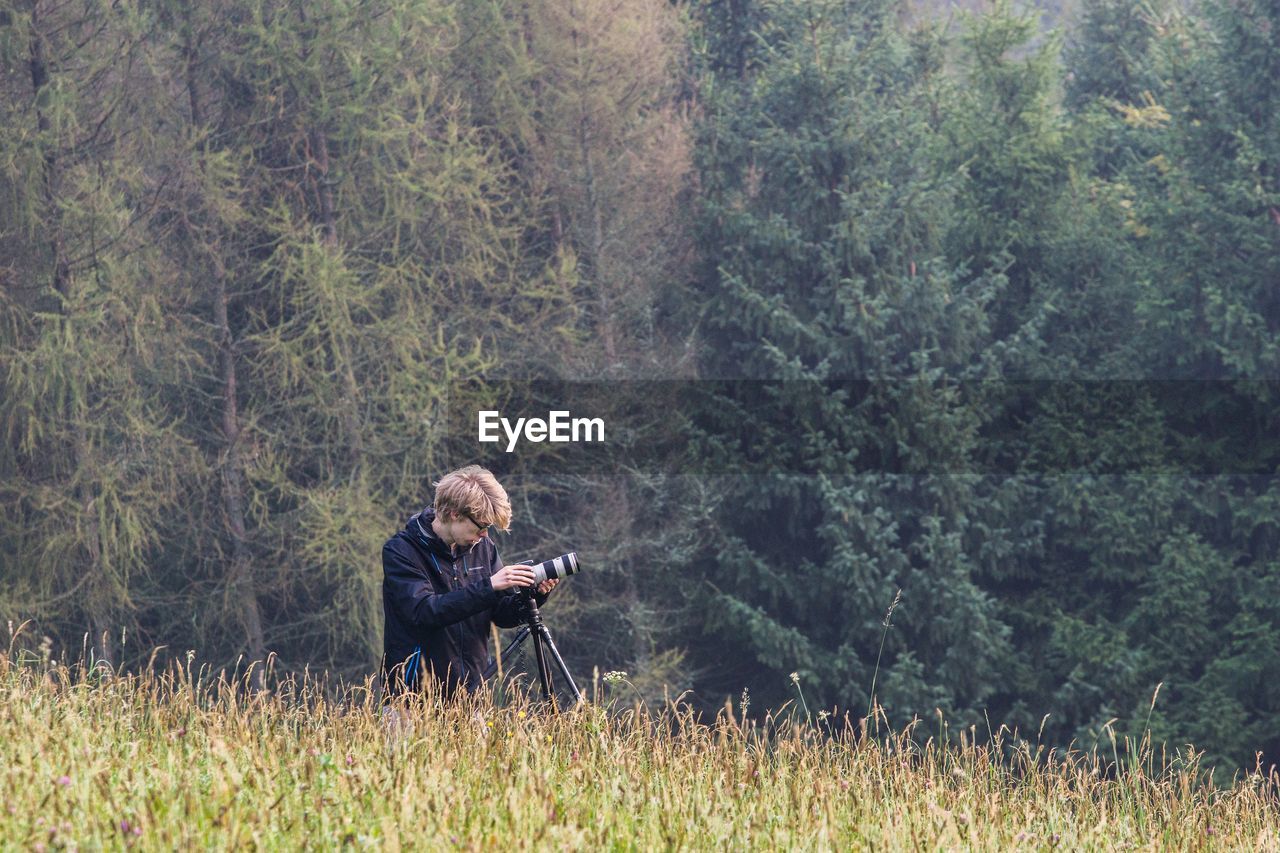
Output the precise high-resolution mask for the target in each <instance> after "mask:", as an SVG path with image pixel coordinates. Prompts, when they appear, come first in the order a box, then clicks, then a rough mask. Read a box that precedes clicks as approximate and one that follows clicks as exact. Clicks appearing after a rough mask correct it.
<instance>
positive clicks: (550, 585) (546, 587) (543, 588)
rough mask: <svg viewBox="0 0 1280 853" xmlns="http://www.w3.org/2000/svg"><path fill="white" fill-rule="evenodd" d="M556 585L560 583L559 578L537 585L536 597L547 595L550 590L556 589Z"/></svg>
mask: <svg viewBox="0 0 1280 853" xmlns="http://www.w3.org/2000/svg"><path fill="white" fill-rule="evenodd" d="M558 583H560V579H559V578H552V579H551V580H545V581H543V582H542V583H540V584H538V595H548V594H549V593H550V592H551V590H553V589H555V588H556V584H558Z"/></svg>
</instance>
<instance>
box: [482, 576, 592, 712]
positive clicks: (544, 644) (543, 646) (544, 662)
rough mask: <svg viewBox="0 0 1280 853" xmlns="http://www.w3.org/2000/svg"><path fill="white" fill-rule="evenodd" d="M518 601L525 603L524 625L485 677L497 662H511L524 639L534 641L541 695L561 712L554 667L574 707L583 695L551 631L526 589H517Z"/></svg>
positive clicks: (489, 668) (486, 675)
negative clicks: (554, 680) (557, 697)
mask: <svg viewBox="0 0 1280 853" xmlns="http://www.w3.org/2000/svg"><path fill="white" fill-rule="evenodd" d="M519 594H520V599H521V601H522V602H523V604H524V619H525V625H524V627H522V628H521V629H520V630H519V631H518V632H516V636H515V638H514V639H512V641H511V642H510V643H508V644H507V647H506V648H505V649H503V650H502V657H501V658H498V659H495V660H493V661H492V662H490V664H489V666H488V667H486V668H485V671H484V678H485V680H488V679H489V678H490V677H491V676H492V675H493V674H494V673H495V672H497V669H498V660H501V659H504V658H505V659H508V660H509V659H511V658H512V657H514V656H515V654H516V653H517V651H518V650H519V648H520V646H521V644H523V643H524V641H525V640H526V639H529V638H531V637H532V638H533V639H532V642H533V653H534V657H535V659H536V662H537V669H538V681H539V683H541V685H542V695H543V697H545V698H546V700H547V701H548V702H550V703H551V707H552V708H554V709H555V710H557V711H558V710H560V709H559V706H558V703H557V701H556V694H555V690H554V688H553V678H554V675H553V673H552V671H551V665H552V664H555V668H556V669H557V670H558V671H559V673H560V677H561V678H562V679H564V686H565V688H566V689H567V690H568V693H569V695H570V696H571V697H572V698H573V702H574V704H575V705H576V704H577V703H579V702H581V701H582V693H581V692H580V691H579V690H578V685H577V684H574V682H573V676H572V675H570V674H569V668H568V667H567V666H565V665H564V658H562V657H560V652H559V650H557V649H556V644H555V642H554V641H553V640H552V639H551V632H550V631H548V630H547V626H546V624H544V623H543V621H542V613H540V612H539V611H538V602H537V601H535V600H534V598H533V594H532V593H531V592H529V591H527V590H525V589H521V590H520V593H519Z"/></svg>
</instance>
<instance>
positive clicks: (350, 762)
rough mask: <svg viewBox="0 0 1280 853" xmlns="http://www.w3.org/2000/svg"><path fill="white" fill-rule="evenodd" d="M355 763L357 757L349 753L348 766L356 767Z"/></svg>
mask: <svg viewBox="0 0 1280 853" xmlns="http://www.w3.org/2000/svg"><path fill="white" fill-rule="evenodd" d="M355 763H356V757H355V756H354V755H352V754H351V753H349V752H348V753H347V766H348V767H354V766H355Z"/></svg>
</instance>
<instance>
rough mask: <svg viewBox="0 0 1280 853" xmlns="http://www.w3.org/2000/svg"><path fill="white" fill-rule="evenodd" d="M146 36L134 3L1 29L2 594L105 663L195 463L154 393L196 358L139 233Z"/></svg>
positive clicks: (151, 151)
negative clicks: (166, 521) (87, 649)
mask: <svg viewBox="0 0 1280 853" xmlns="http://www.w3.org/2000/svg"><path fill="white" fill-rule="evenodd" d="M148 34H149V31H148V21H147V18H146V15H145V13H143V12H142V11H141V10H138V9H136V8H133V7H129V8H123V9H118V8H116V7H114V6H111V5H110V4H97V3H89V4H82V5H79V6H72V5H70V4H56V3H46V2H43V0H32V2H28V3H24V4H22V5H20V6H19V7H17V8H12V7H11V8H10V9H9V11H8V12H7V13H6V15H5V22H4V26H3V38H2V39H0V50H3V52H4V56H3V62H0V66H2V67H0V86H2V87H3V88H2V93H0V110H2V111H3V119H2V120H0V186H2V187H3V189H4V198H5V201H4V203H3V205H0V270H3V273H0V275H2V276H3V278H4V280H5V284H4V289H5V292H6V298H5V301H4V302H3V303H0V314H2V315H3V322H2V323H0V352H2V355H0V364H3V366H4V367H3V373H2V374H0V388H2V392H3V393H2V394H0V400H2V402H0V423H2V424H3V429H4V441H3V446H2V447H0V459H3V461H0V469H3V470H4V474H5V476H4V478H3V480H4V482H3V485H2V486H0V491H2V492H3V500H2V501H0V504H2V505H3V509H2V510H0V512H2V513H3V519H4V520H3V522H2V526H0V530H2V531H3V535H4V539H5V546H4V551H3V553H4V554H5V557H4V565H3V575H4V577H5V586H6V592H5V594H4V595H5V599H6V605H7V606H6V608H5V609H6V612H7V613H8V615H10V616H11V617H17V618H18V619H19V620H22V619H25V618H30V617H34V618H35V619H36V620H37V625H36V629H35V630H36V631H39V632H46V633H47V634H48V635H49V636H50V637H51V638H52V639H54V640H55V641H61V645H62V648H64V649H67V648H74V649H75V650H76V653H78V652H79V650H80V649H81V648H82V645H83V642H82V638H86V637H87V643H88V645H89V646H90V647H91V648H92V650H93V654H94V656H95V658H96V659H100V660H105V661H106V662H108V663H109V664H112V665H116V664H119V663H120V662H121V657H120V652H119V649H118V647H117V640H118V638H119V636H120V632H121V629H128V628H130V627H135V628H136V627H138V625H139V618H138V616H139V612H140V611H141V610H143V609H144V608H145V606H146V603H147V598H148V595H147V585H146V583H145V578H146V576H147V574H148V571H149V569H150V560H151V558H152V557H153V556H154V554H155V552H156V548H157V546H158V545H159V544H160V542H159V539H160V536H161V531H162V530H163V520H164V519H165V518H166V517H168V516H170V515H171V514H172V513H173V512H174V511H175V510H176V508H177V507H178V506H179V505H180V504H181V502H182V500H183V494H182V490H181V486H180V484H181V481H182V479H183V477H185V476H190V475H192V474H193V473H198V471H199V470H200V466H199V465H198V463H193V462H192V460H191V453H190V448H189V445H188V443H187V441H186V440H185V438H184V437H183V435H182V430H181V419H180V417H179V416H177V414H176V413H175V412H172V411H169V410H166V409H165V408H164V405H163V400H164V398H165V395H166V393H167V392H168V391H169V389H172V388H173V387H175V386H177V385H179V384H180V383H181V382H183V381H184V380H185V378H186V377H187V376H188V375H190V371H191V369H192V366H193V356H192V353H191V351H190V349H189V348H188V346H187V345H186V334H187V329H185V328H184V326H183V324H182V321H181V319H180V317H181V314H182V307H183V305H184V299H183V294H182V293H181V291H179V290H177V289H175V288H174V287H173V286H172V285H173V282H174V280H175V277H176V271H175V270H174V268H173V267H172V266H171V265H170V264H168V263H167V259H166V258H165V257H164V256H163V254H162V253H161V252H159V251H158V250H157V247H156V246H155V245H154V244H153V243H152V242H151V237H152V235H153V234H154V233H155V230H156V229H157V228H159V225H158V223H157V222H156V219H155V217H156V193H157V187H158V184H159V183H160V182H161V181H162V180H163V178H162V175H160V174H157V171H156V170H155V169H153V168H152V167H153V166H154V164H156V163H158V162H160V161H162V160H163V157H164V152H163V145H162V143H163V140H162V139H160V138H158V137H157V136H156V135H155V134H154V133H153V128H151V127H148V126H146V125H140V124H139V123H137V122H136V121H135V120H134V117H135V116H138V115H147V114H149V113H152V112H154V111H155V110H156V108H157V107H156V105H157V104H158V103H161V102H162V97H163V95H162V91H161V81H159V80H157V79H156V76H155V74H154V69H155V67H156V60H157V57H156V55H155V53H154V45H153V44H152V43H151V42H150V41H149V39H148ZM144 637H145V635H144ZM144 642H145V640H144Z"/></svg>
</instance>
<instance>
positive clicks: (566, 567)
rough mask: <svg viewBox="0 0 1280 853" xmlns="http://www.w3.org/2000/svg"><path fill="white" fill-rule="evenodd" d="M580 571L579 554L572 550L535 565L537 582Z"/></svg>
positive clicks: (534, 573)
mask: <svg viewBox="0 0 1280 853" xmlns="http://www.w3.org/2000/svg"><path fill="white" fill-rule="evenodd" d="M576 571H578V554H577V552H575V551H570V552H569V553H568V554H561V555H560V556H559V557H554V558H552V559H550V560H547V561H546V562H545V563H538V564H537V565H535V566H534V567H533V577H534V580H535V581H536V582H537V583H542V582H543V581H545V580H557V579H559V578H563V577H568V576H569V575H571V574H573V573H574V572H576Z"/></svg>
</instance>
